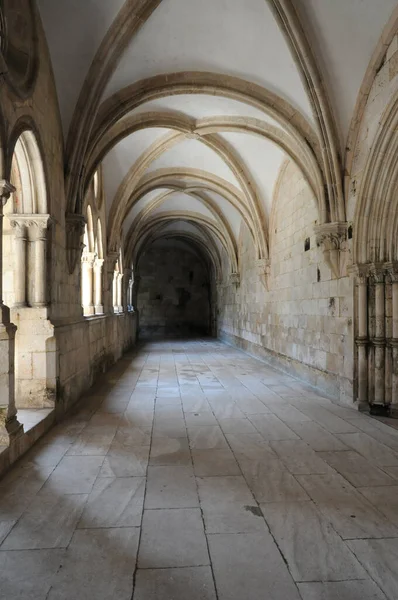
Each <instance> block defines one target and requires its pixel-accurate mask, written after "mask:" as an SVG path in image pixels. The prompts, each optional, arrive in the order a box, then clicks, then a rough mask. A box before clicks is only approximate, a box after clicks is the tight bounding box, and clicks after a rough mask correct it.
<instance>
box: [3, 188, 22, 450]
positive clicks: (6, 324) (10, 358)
mask: <svg viewBox="0 0 398 600" xmlns="http://www.w3.org/2000/svg"><path fill="white" fill-rule="evenodd" d="M13 191H15V188H14V186H12V185H11V184H10V183H9V182H8V181H5V180H0V445H1V446H8V444H9V438H10V436H11V435H13V436H14V435H17V434H18V433H20V432H22V431H23V429H22V426H21V424H20V423H19V422H18V419H17V409H16V406H15V371H14V355H15V332H16V329H17V328H16V327H15V325H14V324H13V323H11V322H10V310H9V308H8V307H7V306H5V305H4V304H3V208H4V205H5V204H6V202H7V200H8V198H9V197H10V195H11V194H12V192H13Z"/></svg>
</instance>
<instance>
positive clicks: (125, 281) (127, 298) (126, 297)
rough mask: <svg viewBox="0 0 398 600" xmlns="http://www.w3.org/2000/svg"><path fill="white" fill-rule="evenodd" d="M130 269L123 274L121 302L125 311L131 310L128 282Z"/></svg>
mask: <svg viewBox="0 0 398 600" xmlns="http://www.w3.org/2000/svg"><path fill="white" fill-rule="evenodd" d="M131 273H132V270H131V269H124V274H123V288H122V289H123V291H122V302H123V306H124V308H125V310H127V311H130V310H131V297H130V281H131Z"/></svg>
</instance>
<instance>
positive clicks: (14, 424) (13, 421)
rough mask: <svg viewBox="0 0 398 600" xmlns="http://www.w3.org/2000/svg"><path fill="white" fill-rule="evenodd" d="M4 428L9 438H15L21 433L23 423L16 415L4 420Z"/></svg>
mask: <svg viewBox="0 0 398 600" xmlns="http://www.w3.org/2000/svg"><path fill="white" fill-rule="evenodd" d="M6 429H7V431H8V434H9V436H10V438H16V437H18V436H20V435H22V434H23V425H22V423H20V422H19V421H18V419H17V416H16V415H14V416H13V417H11V418H10V419H7V420H6Z"/></svg>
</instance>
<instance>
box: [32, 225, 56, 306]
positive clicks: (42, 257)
mask: <svg viewBox="0 0 398 600" xmlns="http://www.w3.org/2000/svg"><path fill="white" fill-rule="evenodd" d="M50 223H51V218H50V215H35V218H34V219H32V220H31V221H30V222H29V239H30V243H31V253H32V259H33V260H32V264H33V265H34V268H33V269H32V272H31V273H30V276H31V277H32V278H33V280H32V284H31V285H30V286H28V290H29V289H31V295H32V297H31V298H30V302H29V304H30V305H31V306H35V307H42V306H47V228H48V226H49V225H50Z"/></svg>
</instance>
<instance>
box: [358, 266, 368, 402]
mask: <svg viewBox="0 0 398 600" xmlns="http://www.w3.org/2000/svg"><path fill="white" fill-rule="evenodd" d="M367 288H368V279H367V277H366V276H365V275H363V274H362V275H360V276H359V277H358V291H357V293H358V305H357V310H358V338H357V347H358V400H359V404H360V406H365V405H366V404H367V403H368V358H367V354H368V353H367V344H368V289H367Z"/></svg>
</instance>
